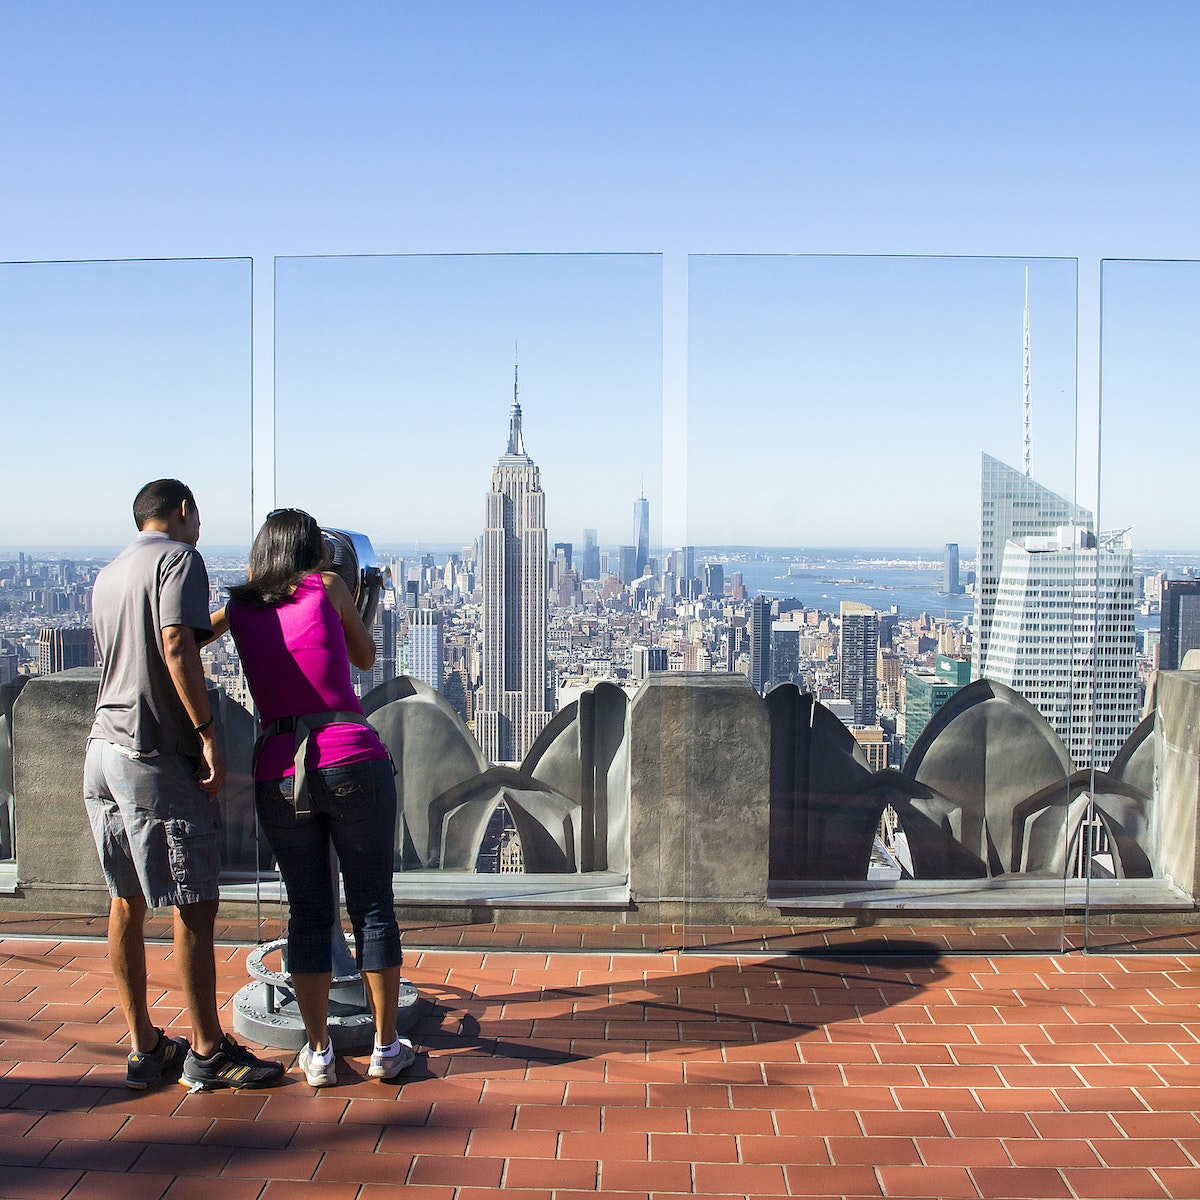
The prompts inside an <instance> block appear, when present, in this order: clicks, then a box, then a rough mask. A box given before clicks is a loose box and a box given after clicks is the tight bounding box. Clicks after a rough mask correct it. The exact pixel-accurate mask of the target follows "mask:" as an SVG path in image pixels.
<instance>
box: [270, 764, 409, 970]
mask: <svg viewBox="0 0 1200 1200" xmlns="http://www.w3.org/2000/svg"><path fill="white" fill-rule="evenodd" d="M254 790H255V802H256V806H257V808H258V820H259V824H260V825H261V827H262V830H263V832H264V833H265V834H266V838H267V842H268V844H269V845H270V847H271V851H272V853H273V854H274V855H275V860H276V862H278V864H279V873H280V875H281V876H282V877H283V882H284V884H285V885H286V887H287V893H288V902H289V905H290V908H291V915H290V919H289V921H288V939H287V950H288V970H289V971H291V972H292V973H293V974H301V975H318V974H325V973H328V972H329V971H331V970H332V969H333V950H332V942H333V931H334V928H335V924H336V923H337V921H338V904H337V880H336V878H335V877H334V874H333V868H332V864H331V861H330V854H329V850H330V846H331V845H332V847H333V849H334V850H336V851H337V856H338V861H339V862H340V864H341V870H342V881H343V884H344V886H345V893H346V910H347V912H348V913H349V914H350V923H351V924H352V925H353V927H354V950H355V959H356V961H357V963H358V969H359V970H360V971H383V970H386V969H388V968H389V967H398V966H399V965H400V961H401V952H400V930H399V927H398V926H397V924H396V913H395V909H394V900H393V896H392V867H393V862H394V858H395V844H396V781H395V777H394V775H393V774H392V763H391V760H390V759H387V758H376V759H369V760H367V761H366V762H356V763H348V764H346V765H344V766H337V767H322V768H318V769H317V770H313V771H309V772H308V794H309V806H310V807H311V809H312V813H311V815H309V816H305V817H300V818H297V816H296V811H295V808H294V807H293V805H292V799H291V790H292V781H291V779H290V778H289V779H271V780H260V781H259V782H258V783H257V784H255V789H254Z"/></svg>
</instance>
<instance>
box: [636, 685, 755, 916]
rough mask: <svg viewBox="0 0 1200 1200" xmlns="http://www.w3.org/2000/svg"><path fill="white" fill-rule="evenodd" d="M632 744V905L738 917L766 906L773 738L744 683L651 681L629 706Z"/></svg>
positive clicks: (753, 695) (642, 688)
mask: <svg viewBox="0 0 1200 1200" xmlns="http://www.w3.org/2000/svg"><path fill="white" fill-rule="evenodd" d="M629 736H630V747H629V824H630V838H629V841H630V856H631V859H630V872H629V884H630V888H631V890H632V891H633V893H634V896H635V898H637V899H639V900H641V899H644V900H647V901H649V900H653V899H660V900H662V901H663V902H664V903H670V902H671V901H677V900H684V899H686V900H687V901H688V902H689V904H690V903H695V904H701V905H709V904H713V903H720V904H724V905H730V906H733V908H734V909H736V908H737V907H738V906H739V905H755V904H759V903H761V902H763V901H764V900H765V899H766V895H767V882H768V880H767V875H768V863H769V854H768V843H769V837H770V809H771V805H770V753H769V750H770V736H771V731H770V723H769V721H768V719H767V710H766V706H765V705H764V704H763V702H762V700H761V699H760V698H759V696H758V694H757V693H756V692H755V691H754V689H753V688H752V687H751V686H750V684H749V682H748V681H747V680H746V679H745V678H744V677H743V676H740V675H712V674H700V673H697V674H691V673H679V674H675V673H672V674H653V675H650V676H649V677H648V678H647V679H646V681H645V682H644V683H643V684H642V686H641V687H640V688H639V689H638V691H637V695H636V696H635V697H634V700H633V704H632V707H631V711H630V729H629ZM732 781H736V784H735V785H733V786H731V783H732Z"/></svg>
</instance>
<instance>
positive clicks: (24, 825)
mask: <svg viewBox="0 0 1200 1200" xmlns="http://www.w3.org/2000/svg"><path fill="white" fill-rule="evenodd" d="M99 681H100V672H99V670H97V669H96V668H94V667H79V668H77V669H76V670H73V671H63V672H61V673H60V674H58V675H46V676H35V677H34V678H32V679H30V680H29V682H28V683H26V685H25V686H24V688H22V689H21V694H20V695H19V696H18V697H17V699H16V701H15V703H14V704H13V710H12V721H13V724H12V742H13V785H14V787H13V792H14V794H15V796H16V797H17V813H16V842H17V868H18V876H19V879H20V883H21V886H22V887H23V888H24V887H29V888H36V889H39V890H40V889H43V888H49V889H53V890H56V891H61V890H63V889H64V888H66V889H79V890H82V891H84V892H96V893H99V894H102V895H104V896H107V894H108V892H107V889H106V888H105V884H104V875H103V873H102V872H101V870H100V862H99V860H98V859H97V857H96V846H95V843H94V842H93V841H92V831H91V826H90V825H89V824H88V818H87V812H86V811H85V809H84V805H83V758H84V752H85V748H86V745H87V735H88V731H89V730H90V729H91V727H92V714H93V713H94V712H95V709H96V690H97V687H98V686H99Z"/></svg>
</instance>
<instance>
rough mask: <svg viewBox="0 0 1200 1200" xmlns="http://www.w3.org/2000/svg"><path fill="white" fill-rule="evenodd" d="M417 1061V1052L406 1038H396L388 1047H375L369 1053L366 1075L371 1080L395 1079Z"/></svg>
mask: <svg viewBox="0 0 1200 1200" xmlns="http://www.w3.org/2000/svg"><path fill="white" fill-rule="evenodd" d="M416 1061H417V1052H416V1051H415V1050H414V1049H413V1047H412V1042H410V1041H409V1040H408V1038H402V1037H398V1038H397V1039H396V1040H395V1041H394V1042H393V1043H392V1044H391V1045H390V1046H376V1047H375V1049H374V1050H372V1051H371V1065H370V1066H369V1067H368V1068H367V1074H368V1075H370V1077H371V1078H372V1079H395V1077H396V1076H397V1075H399V1074H400V1072H401V1071H403V1070H405V1069H406V1068H407V1067H411V1066H412V1065H413V1063H415V1062H416Z"/></svg>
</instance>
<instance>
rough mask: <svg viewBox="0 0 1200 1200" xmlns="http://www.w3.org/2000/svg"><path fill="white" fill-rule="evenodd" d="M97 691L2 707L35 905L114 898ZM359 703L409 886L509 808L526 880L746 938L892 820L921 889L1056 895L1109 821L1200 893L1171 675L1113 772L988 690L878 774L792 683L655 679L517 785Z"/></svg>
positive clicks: (594, 713)
mask: <svg viewBox="0 0 1200 1200" xmlns="http://www.w3.org/2000/svg"><path fill="white" fill-rule="evenodd" d="M96 678H97V675H96V672H95V671H94V670H92V669H86V670H79V671H72V672H64V673H62V674H60V675H54V676H48V677H44V678H38V677H34V678H31V679H28V680H24V681H22V683H23V686H22V687H14V686H11V685H10V686H7V687H6V688H5V689H3V690H2V691H0V842H2V839H4V838H7V839H8V841H7V844H8V845H9V846H15V849H16V852H17V873H18V877H19V879H20V881H21V886H22V888H23V890H24V895H25V898H26V899H27V900H28V901H29V902H30V903H33V904H35V905H36V904H37V903H38V902H39V901H38V899H37V898H38V897H39V896H41V897H42V900H41V901H40V902H41V903H42V905H43V906H45V904H46V903H47V901H46V899H45V897H47V896H50V895H55V896H59V897H61V896H67V895H71V894H74V895H76V896H78V897H83V896H88V897H91V899H89V900H88V901H86V903H85V902H84V901H83V900H79V901H78V902H77V903H76V902H68V901H62V902H61V903H60V904H59V907H61V906H62V904H63V903H67V904H68V905H70V904H75V907H76V908H77V910H85V909H86V908H89V907H90V908H95V907H96V906H97V905H100V904H102V902H103V884H102V880H101V877H100V872H99V867H98V865H97V863H96V858H95V852H94V849H93V846H92V841H91V836H90V831H89V829H88V825H87V819H86V814H85V812H84V808H83V804H82V799H81V788H80V781H81V777H82V766H83V752H84V742H85V739H86V735H87V731H88V728H89V726H90V723H91V713H92V708H93V703H94V699H95V689H96ZM213 702H214V711H215V713H216V715H217V719H218V727H219V730H220V734H221V738H222V742H223V745H224V747H225V750H226V757H227V761H228V765H229V771H230V774H229V785H228V787H227V789H226V795H225V796H224V797H223V803H224V812H225V821H226V846H225V851H226V855H225V861H226V870H227V878H229V879H236V878H247V877H252V876H253V874H254V873H255V871H256V870H257V869H258V868H260V867H263V866H265V865H267V857H266V853H267V852H266V850H265V848H260V847H258V846H257V845H256V843H255V840H254V824H253V789H252V786H251V781H250V756H251V751H252V747H253V740H254V722H253V720H252V718H251V717H250V715H249V714H248V713H247V712H246V711H245V710H244V709H242V708H241V707H240V706H238V705H237V704H235V703H234V702H232V701H231V700H229V699H228V698H227V697H225V696H224V695H218V694H215V693H214V694H213ZM365 708H366V711H367V712H368V714H369V717H370V719H371V721H372V722H373V723H374V724H375V726H376V727H377V729H378V730H379V731H380V734H381V736H382V738H383V740H384V741H385V743H386V744H387V745H388V747H389V749H390V751H391V754H392V756H393V759H394V760H395V763H396V767H397V784H398V789H399V794H400V811H401V827H400V830H399V832H400V837H399V839H398V851H397V859H398V861H397V868H398V869H402V870H405V871H412V870H418V871H419V870H427V871H438V870H449V871H458V872H471V871H473V869H474V865H475V861H476V857H477V855H478V852H479V847H480V842H481V839H482V838H483V836H484V831H485V830H486V828H487V826H488V822H489V821H490V820H491V818H492V815H493V814H494V813H495V811H496V808H497V807H498V806H499V805H504V806H505V807H506V808H507V809H508V811H509V813H510V814H511V816H512V819H513V822H514V824H515V825H516V827H517V830H518V835H519V838H520V841H521V846H522V850H523V853H524V858H525V865H526V871H527V873H529V874H531V875H533V874H542V875H554V876H569V875H577V876H578V875H587V874H589V873H602V874H604V875H605V877H606V878H610V879H611V878H612V877H614V876H615V877H616V878H619V879H620V878H623V879H625V880H627V882H628V886H629V890H630V893H631V901H630V912H631V913H632V912H633V911H635V910H636V909H637V908H638V907H639V906H644V905H648V904H652V903H653V904H659V903H660V902H661V905H663V906H669V905H671V904H684V905H686V904H689V903H690V904H694V905H696V906H705V911H706V912H709V913H717V914H724V915H725V916H727V917H728V918H729V919H730V920H736V919H737V915H738V913H739V912H740V913H743V914H744V913H747V912H749V911H750V906H753V905H755V904H758V905H759V906H760V907H761V905H763V904H764V903H767V902H768V901H769V899H770V896H771V889H772V886H773V885H776V884H778V885H784V886H786V885H795V884H798V883H802V882H803V881H805V880H812V881H830V880H835V881H836V880H845V881H854V880H863V879H864V878H865V876H866V873H867V866H868V863H869V862H870V859H871V852H872V847H873V844H874V839H875V834H876V831H877V829H878V826H879V819H880V815H881V814H882V813H883V812H884V810H885V809H886V808H887V807H888V806H890V807H891V808H892V809H893V810H894V811H895V813H896V814H897V815H898V817H899V821H900V827H901V829H902V830H903V832H904V834H905V836H906V837H907V840H908V846H909V849H910V850H911V861H912V866H913V874H914V875H915V876H916V878H918V879H929V880H938V879H972V878H976V879H988V878H997V877H1001V876H1008V877H1020V876H1028V877H1031V878H1043V879H1055V878H1058V879H1061V878H1063V877H1064V874H1065V873H1069V872H1070V870H1071V863H1072V861H1073V855H1074V850H1075V846H1076V844H1077V841H1078V839H1079V838H1080V837H1081V836H1082V833H1083V831H1084V829H1085V823H1086V822H1088V821H1092V822H1093V823H1098V825H1099V826H1100V827H1101V828H1102V829H1103V831H1104V833H1105V835H1106V837H1107V839H1108V842H1109V843H1110V845H1111V849H1112V861H1113V870H1114V874H1115V876H1116V878H1117V879H1139V878H1143V879H1144V878H1151V877H1155V878H1162V877H1165V878H1166V879H1169V880H1170V881H1172V882H1173V883H1175V884H1176V885H1177V886H1178V887H1179V888H1181V889H1183V890H1184V891H1185V892H1187V893H1188V894H1191V895H1195V894H1196V893H1197V891H1200V834H1198V830H1197V824H1198V821H1197V812H1198V811H1200V671H1184V672H1170V673H1166V674H1164V675H1163V676H1162V677H1161V678H1160V680H1159V683H1158V695H1157V708H1156V712H1155V713H1154V714H1153V715H1152V716H1150V717H1148V718H1147V719H1146V720H1145V721H1143V723H1142V725H1141V726H1139V728H1138V730H1137V731H1135V733H1134V735H1133V736H1132V737H1131V738H1130V740H1129V742H1128V743H1127V745H1126V746H1125V748H1124V749H1123V750H1122V751H1121V753H1120V754H1118V755H1117V757H1116V759H1115V760H1114V761H1113V763H1112V766H1111V767H1110V769H1109V771H1107V772H1092V771H1089V770H1086V769H1079V768H1077V767H1076V765H1075V764H1072V763H1071V762H1070V760H1069V758H1068V756H1067V754H1066V751H1065V749H1064V747H1063V745H1062V743H1061V741H1059V739H1058V738H1057V737H1056V736H1055V735H1054V733H1053V730H1052V729H1050V727H1049V726H1048V725H1047V723H1046V722H1045V721H1044V720H1043V719H1042V718H1041V717H1040V716H1039V715H1038V713H1037V712H1036V710H1034V709H1033V707H1032V706H1031V705H1029V704H1028V703H1027V702H1026V701H1025V700H1024V699H1023V698H1022V697H1020V696H1019V695H1017V694H1016V693H1014V692H1012V691H1011V690H1009V689H1007V688H1004V687H1001V686H1000V685H997V684H993V683H989V682H987V681H979V682H977V683H975V684H972V685H970V686H969V687H967V688H965V689H963V690H962V691H961V692H959V693H957V694H956V695H955V696H954V697H953V698H952V699H951V700H950V701H949V702H948V703H947V705H946V706H945V708H943V709H942V710H941V711H940V712H939V713H938V714H937V716H936V717H935V718H934V720H933V721H931V722H930V725H929V726H928V728H927V729H926V730H925V732H924V733H923V734H922V736H921V738H920V739H919V740H918V742H917V744H916V746H915V747H914V749H913V752H912V754H911V755H910V756H909V760H908V762H907V763H906V765H905V768H904V770H903V771H894V770H886V771H879V772H872V771H871V770H870V769H869V768H868V766H867V765H866V762H865V760H864V759H863V756H862V752H861V750H860V749H859V747H858V745H857V743H856V742H855V741H854V739H853V737H852V736H851V735H850V733H849V731H848V730H847V729H846V728H845V727H844V726H843V725H842V724H841V722H840V721H838V720H837V719H836V718H834V717H833V716H832V714H831V713H829V712H828V710H826V709H825V708H823V707H822V706H821V705H820V704H818V703H816V702H815V701H814V699H813V697H812V696H810V695H804V694H802V693H800V691H799V690H798V689H797V688H795V687H794V686H793V685H786V686H785V687H781V688H777V689H775V690H774V691H772V692H771V693H770V694H769V695H768V696H767V698H766V700H765V701H764V700H763V699H761V698H760V697H759V696H758V695H757V694H756V693H755V692H754V691H753V689H752V688H750V686H749V684H748V683H747V682H746V680H745V679H743V678H741V677H739V676H735V675H716V674H697V675H691V674H674V673H672V674H665V673H664V674H660V675H652V676H651V677H650V678H649V679H647V680H646V681H645V682H644V683H643V685H642V686H641V687H640V688H639V690H638V691H637V693H636V694H635V698H634V699H633V700H632V701H630V700H628V699H627V697H626V695H625V693H624V692H623V691H622V690H621V689H619V688H617V687H615V686H613V685H609V684H601V685H599V686H598V687H596V688H595V689H593V690H592V691H590V692H586V693H584V695H583V696H582V698H581V699H580V700H579V701H578V702H577V703H576V704H573V705H570V706H569V707H568V708H566V709H564V710H563V711H562V712H560V713H559V714H558V715H557V716H556V717H555V718H554V720H553V721H552V722H551V724H550V725H549V726H548V727H547V728H546V729H545V731H544V732H543V734H542V736H541V737H540V738H539V739H538V741H537V742H536V744H535V745H534V747H533V748H532V749H531V750H530V752H529V754H528V755H527V757H526V759H525V761H524V762H523V763H521V764H520V766H519V767H514V766H510V765H489V764H488V763H487V762H486V760H485V759H484V757H483V755H482V753H481V751H480V749H479V747H478V745H477V743H476V742H475V741H474V739H473V738H472V737H471V735H470V733H469V731H468V730H467V729H466V727H465V726H464V725H463V723H462V722H461V720H460V719H459V717H458V716H457V714H456V713H455V712H454V710H453V709H452V708H451V707H450V706H449V704H447V703H446V701H445V700H444V699H443V698H442V697H441V696H439V695H438V694H437V693H435V692H434V691H432V690H431V689H429V688H428V687H426V686H425V685H424V684H422V683H420V682H419V681H416V680H413V679H397V680H392V681H390V682H389V683H387V684H385V685H383V686H382V687H381V688H378V689H376V690H375V691H374V692H373V693H371V695H370V696H368V697H367V700H366V702H365ZM9 794H11V795H12V796H14V797H15V799H14V800H13V804H14V806H15V814H16V815H15V824H14V826H13V827H5V825H4V817H5V815H6V808H5V805H4V801H5V799H6V798H7V796H8V795H9ZM1094 829H1095V824H1093V826H1092V829H1091V831H1090V832H1089V836H1093V835H1094ZM0 848H2V844H0ZM657 911H659V912H660V913H661V912H664V911H668V910H667V909H666V908H662V907H660V908H659V909H658V910H657ZM695 911H699V908H697V909H696V910H695Z"/></svg>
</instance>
